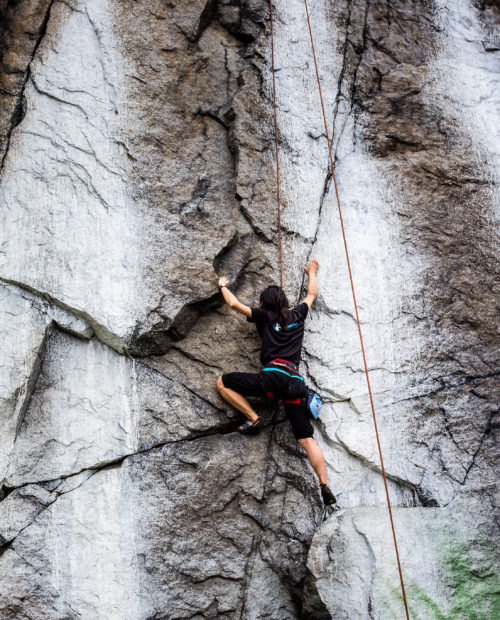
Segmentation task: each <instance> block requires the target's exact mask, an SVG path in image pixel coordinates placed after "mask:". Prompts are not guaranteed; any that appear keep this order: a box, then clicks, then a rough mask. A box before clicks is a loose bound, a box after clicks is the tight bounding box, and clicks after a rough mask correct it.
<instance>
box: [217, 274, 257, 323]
mask: <svg viewBox="0 0 500 620" xmlns="http://www.w3.org/2000/svg"><path fill="white" fill-rule="evenodd" d="M228 284H229V282H228V280H227V278H221V279H220V280H219V286H220V287H221V289H220V290H221V292H222V295H223V296H224V299H225V300H226V303H227V304H228V306H229V307H230V308H232V309H233V310H236V312H239V313H240V314H244V315H245V316H246V317H248V318H250V317H251V316H252V310H251V309H250V308H249V307H248V306H245V304H242V303H241V302H240V301H238V298H237V297H236V295H233V293H231V291H230V290H229V289H228V288H227V285H228Z"/></svg>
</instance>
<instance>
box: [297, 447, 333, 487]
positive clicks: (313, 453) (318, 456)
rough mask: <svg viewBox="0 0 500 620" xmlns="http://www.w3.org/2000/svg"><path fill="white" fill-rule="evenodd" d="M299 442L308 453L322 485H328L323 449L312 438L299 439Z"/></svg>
mask: <svg viewBox="0 0 500 620" xmlns="http://www.w3.org/2000/svg"><path fill="white" fill-rule="evenodd" d="M298 442H299V443H300V445H301V446H302V447H303V448H304V450H305V451H306V453H307V458H308V459H309V462H310V463H311V465H312V467H313V469H314V471H315V472H316V475H317V476H318V478H319V481H320V483H321V484H328V480H327V478H326V464H325V457H324V456H323V452H322V450H321V448H320V447H319V446H318V444H317V443H316V441H315V440H314V439H313V438H312V437H306V438H305V439H299V440H298Z"/></svg>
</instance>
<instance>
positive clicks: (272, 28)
mask: <svg viewBox="0 0 500 620" xmlns="http://www.w3.org/2000/svg"><path fill="white" fill-rule="evenodd" d="M304 6H305V11H306V17H307V25H308V29H309V38H310V40H311V49H312V56H313V60H314V69H315V73H316V81H317V84H318V94H319V99H320V103H321V113H322V116H323V123H324V126H325V134H326V141H327V145H328V155H329V159H330V168H331V173H332V178H333V183H334V186H335V196H336V198H337V207H338V212H339V218H340V227H341V230H342V238H343V241H344V250H345V256H346V260H347V268H348V271H349V280H350V283H351V291H352V298H353V302H354V310H355V312H356V323H357V326H358V333H359V340H360V343H361V352H362V354H363V364H364V369H365V376H366V383H367V385H368V394H369V396H370V406H371V410H372V417H373V425H374V428H375V436H376V438H377V447H378V453H379V458H380V465H381V470H382V476H383V478H384V486H385V494H386V497H387V508H388V511H389V519H390V522H391V529H392V537H393V540H394V550H395V552H396V561H397V565H398V571H399V580H400V584H401V593H402V595H403V602H404V606H405V612H406V618H407V620H410V613H409V610H408V602H407V600H406V592H405V585H404V580H403V571H402V569H401V562H400V559H399V550H398V542H397V538H396V529H395V527H394V519H393V515H392V507H391V500H390V497H389V487H388V485H387V476H386V472H385V466H384V458H383V456H382V447H381V445H380V437H379V433H378V426H377V418H376V415H375V406H374V404H373V396H372V391H371V386H370V378H369V375H368V365H367V362H366V355H365V347H364V343H363V334H362V332H361V324H360V321H359V314H358V304H357V301H356V293H355V290H354V280H353V277H352V271H351V262H350V259H349V251H348V249H347V239H346V235H345V230H344V221H343V218H342V209H341V206H340V197H339V190H338V186H337V179H336V176H335V166H334V164H333V155H332V145H331V142H330V136H329V132H328V123H327V120H326V113H325V106H324V103H323V93H322V90H321V81H320V77H319V71H318V64H317V61H316V51H315V48H314V37H313V33H312V28H311V20H310V17H309V7H308V4H307V0H304ZM269 14H270V20H271V69H272V76H273V107H274V143H275V149H276V185H277V200H278V244H279V257H280V274H281V287H282V288H283V256H282V248H281V211H280V179H279V161H278V122H277V109H276V81H275V75H274V74H275V69H274V26H273V4H272V0H269Z"/></svg>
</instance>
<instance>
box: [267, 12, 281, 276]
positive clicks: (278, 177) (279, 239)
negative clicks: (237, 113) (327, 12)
mask: <svg viewBox="0 0 500 620" xmlns="http://www.w3.org/2000/svg"><path fill="white" fill-rule="evenodd" d="M269 15H270V21H271V71H272V74H273V109H274V150H275V155H276V198H277V201H278V247H279V256H280V283H281V284H280V286H281V288H283V250H282V248H281V197H280V163H279V150H278V119H277V112H276V79H275V77H274V25H273V1H272V0H269Z"/></svg>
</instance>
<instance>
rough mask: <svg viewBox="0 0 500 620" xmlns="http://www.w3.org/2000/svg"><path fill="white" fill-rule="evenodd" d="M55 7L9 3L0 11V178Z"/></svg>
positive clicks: (44, 1) (37, 0) (47, 0)
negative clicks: (27, 85)
mask: <svg viewBox="0 0 500 620" xmlns="http://www.w3.org/2000/svg"><path fill="white" fill-rule="evenodd" d="M53 4H54V0H34V1H32V0H20V1H12V0H7V2H6V4H5V5H4V7H3V8H1V11H0V18H1V21H2V26H1V27H0V55H1V62H0V103H1V104H2V107H4V105H5V107H4V110H2V112H1V113H0V174H1V171H2V169H3V165H4V161H5V157H6V156H7V152H8V150H9V144H10V136H11V134H12V132H13V130H14V129H15V128H16V127H17V126H18V125H19V123H20V122H21V121H22V119H23V116H24V103H23V97H24V89H25V87H26V84H27V82H28V80H29V77H30V65H31V62H32V60H33V58H34V57H35V55H36V53H37V50H38V47H39V46H40V43H41V41H42V39H43V37H44V35H45V33H46V31H47V24H48V22H49V19H50V12H51V9H52V5H53ZM23 27H24V28H25V30H24V32H23V30H22V28H23ZM23 60H24V62H23Z"/></svg>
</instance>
